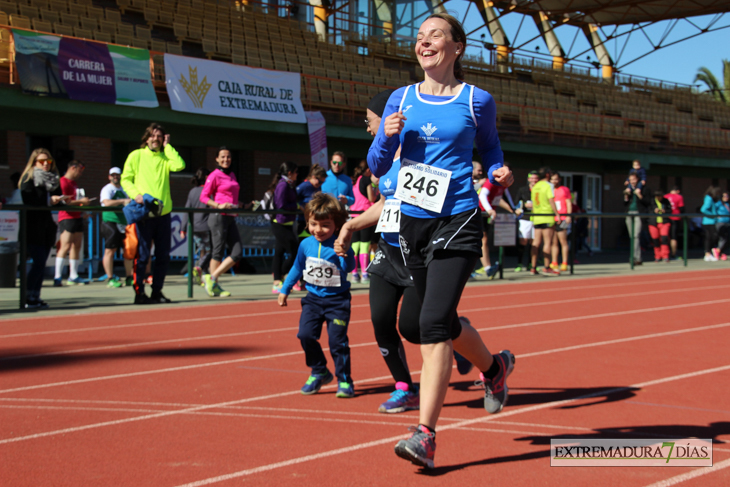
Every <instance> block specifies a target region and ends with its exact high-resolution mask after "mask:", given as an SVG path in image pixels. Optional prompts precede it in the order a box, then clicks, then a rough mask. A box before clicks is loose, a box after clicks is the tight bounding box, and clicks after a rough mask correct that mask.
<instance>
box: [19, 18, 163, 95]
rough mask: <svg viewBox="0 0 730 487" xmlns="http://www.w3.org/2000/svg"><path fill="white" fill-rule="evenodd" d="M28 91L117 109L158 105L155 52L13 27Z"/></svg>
mask: <svg viewBox="0 0 730 487" xmlns="http://www.w3.org/2000/svg"><path fill="white" fill-rule="evenodd" d="M13 38H14V41H15V64H16V65H17V68H18V76H19V78H20V85H21V86H22V88H23V91H24V92H25V93H31V94H35V95H46V96H52V97H56V98H68V99H71V100H77V101H93V102H98V103H111V104H115V105H131V106H137V107H148V108H153V107H157V106H158V105H159V103H158V102H157V96H156V95H155V89H154V86H153V85H152V78H151V76H150V52H149V51H147V50H146V49H136V48H131V47H122V46H114V45H109V44H103V43H100V42H91V41H84V40H81V39H74V38H68V37H59V36H54V35H50V34H41V33H38V32H29V31H24V30H18V29H13Z"/></svg>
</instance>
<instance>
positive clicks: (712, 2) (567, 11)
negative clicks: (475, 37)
mask: <svg viewBox="0 0 730 487" xmlns="http://www.w3.org/2000/svg"><path fill="white" fill-rule="evenodd" d="M494 6H495V7H497V8H499V9H504V10H505V11H510V12H520V13H523V14H534V13H535V12H536V11H542V12H545V13H546V14H547V15H548V16H549V17H550V19H551V20H553V21H554V22H558V23H568V24H572V25H576V26H582V25H585V24H599V25H602V26H607V25H625V24H636V23H641V22H659V21H661V20H669V19H681V18H686V17H696V16H700V15H710V14H717V13H725V12H730V3H729V2H728V1H727V0H604V1H597V0H512V1H511V2H505V1H496V2H494Z"/></svg>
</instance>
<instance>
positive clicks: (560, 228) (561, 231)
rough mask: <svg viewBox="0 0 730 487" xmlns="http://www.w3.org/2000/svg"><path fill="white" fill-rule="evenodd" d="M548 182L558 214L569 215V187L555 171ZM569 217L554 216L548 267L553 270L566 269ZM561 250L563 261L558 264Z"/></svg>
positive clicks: (568, 250) (571, 203) (570, 210)
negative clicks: (550, 257)
mask: <svg viewBox="0 0 730 487" xmlns="http://www.w3.org/2000/svg"><path fill="white" fill-rule="evenodd" d="M550 184H552V185H553V194H554V195H555V208H556V209H557V210H558V215H570V214H571V213H573V195H572V194H570V189H569V188H568V187H567V186H564V185H563V178H562V177H560V173H559V172H558V171H555V172H554V173H553V174H552V176H551V177H550ZM571 221H572V220H571V218H570V217H569V216H556V217H555V233H554V234H553V242H552V258H553V261H552V262H551V263H550V268H551V269H552V270H554V271H557V270H560V271H567V270H568V256H569V253H570V247H569V246H568V234H569V233H570V230H571ZM561 250H562V256H563V263H562V264H560V266H558V255H559V254H560V251H561Z"/></svg>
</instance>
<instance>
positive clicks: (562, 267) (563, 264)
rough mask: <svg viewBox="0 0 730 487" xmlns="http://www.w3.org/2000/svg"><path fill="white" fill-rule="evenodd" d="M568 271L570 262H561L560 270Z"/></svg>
mask: <svg viewBox="0 0 730 487" xmlns="http://www.w3.org/2000/svg"><path fill="white" fill-rule="evenodd" d="M567 271H568V264H566V263H565V262H563V263H562V264H560V272H567Z"/></svg>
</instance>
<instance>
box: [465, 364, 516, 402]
mask: <svg viewBox="0 0 730 487" xmlns="http://www.w3.org/2000/svg"><path fill="white" fill-rule="evenodd" d="M494 360H496V361H497V363H498V364H499V372H498V373H497V376H496V377H495V378H494V379H492V380H489V379H487V378H486V377H484V374H479V378H480V379H481V380H478V381H476V382H475V383H474V384H475V385H477V386H482V387H484V409H486V410H487V412H488V413H490V414H497V413H498V412H500V411H501V410H502V408H503V407H504V405H505V404H507V398H508V397H509V388H508V387H507V377H509V375H510V374H511V373H512V371H513V370H514V368H515V356H514V355H513V354H512V352H510V351H509V350H502V351H501V352H499V353H498V354H497V355H495V356H494Z"/></svg>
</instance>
